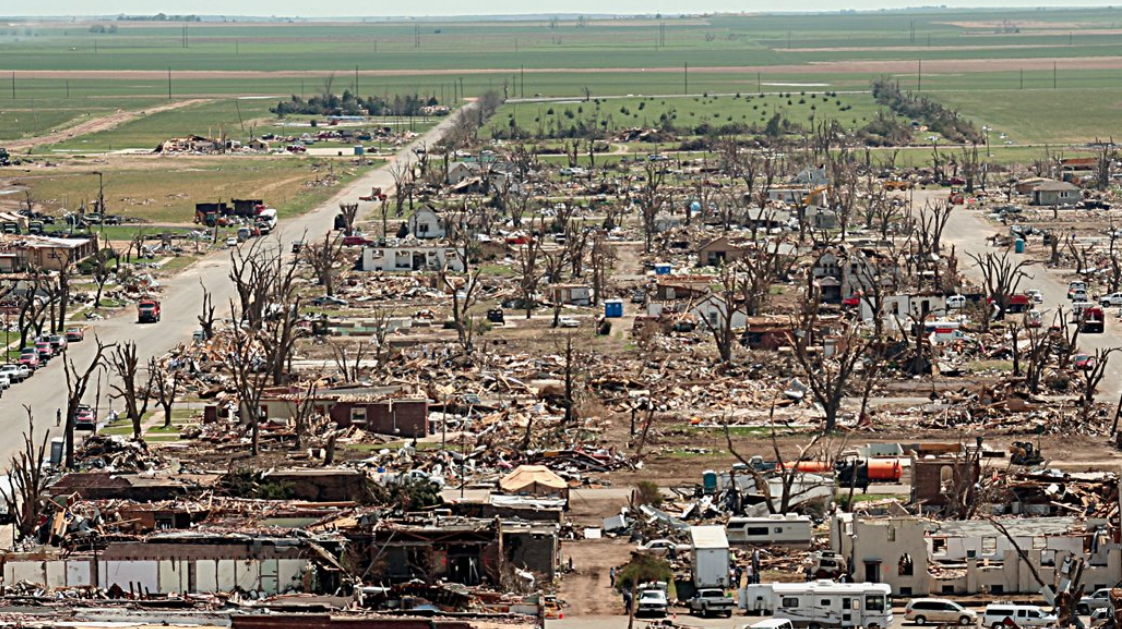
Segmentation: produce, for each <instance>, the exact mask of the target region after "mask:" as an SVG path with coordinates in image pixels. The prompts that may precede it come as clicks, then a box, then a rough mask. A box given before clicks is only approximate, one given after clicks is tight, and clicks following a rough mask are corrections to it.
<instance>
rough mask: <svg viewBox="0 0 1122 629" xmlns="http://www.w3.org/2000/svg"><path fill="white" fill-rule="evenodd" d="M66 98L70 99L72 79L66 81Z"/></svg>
mask: <svg viewBox="0 0 1122 629" xmlns="http://www.w3.org/2000/svg"><path fill="white" fill-rule="evenodd" d="M66 97H67V98H70V79H67V80H66Z"/></svg>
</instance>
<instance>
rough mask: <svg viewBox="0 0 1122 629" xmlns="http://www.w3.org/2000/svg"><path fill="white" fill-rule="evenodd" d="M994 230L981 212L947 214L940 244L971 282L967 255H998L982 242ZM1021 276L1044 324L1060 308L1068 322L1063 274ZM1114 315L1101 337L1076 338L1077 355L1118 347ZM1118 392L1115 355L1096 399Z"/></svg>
mask: <svg viewBox="0 0 1122 629" xmlns="http://www.w3.org/2000/svg"><path fill="white" fill-rule="evenodd" d="M945 194H946V191H923V194H921V193H920V192H917V193H916V203H917V204H921V203H922V199H923V198H925V197H928V198H934V197H941V196H944V195H945ZM998 230H999V226H995V225H994V224H993V223H991V222H990V221H988V220H987V219H986V218H985V215H984V210H983V211H978V210H967V209H965V208H956V209H955V211H953V212H952V213H951V217H950V219H949V220H948V221H947V227H946V229H945V230H944V232H943V240H944V243H945V245H951V244H953V245H955V249H956V253H957V255H958V259H959V268H960V270H961V271H962V272H963V273H965V274H966V275H967V276H969V277H970V278H971V279H973V280H975V281H978V282H980V281H981V272H980V271H979V269H978V266H977V264H976V263H975V262H974V260H973V259H971V258H970V257H969V256H968V255H967V254H970V253H973V254H977V255H981V254H984V253H986V252H993V253H998V252H1000V251H1001V249H1000V248H997V247H994V246H992V245H990V244H988V243H987V242H986V238H988V237H989V236H991V235H992V234H995V233H997V232H998ZM1009 257H1010V259H1011V260H1014V261H1015V262H1020V261H1021V260H1024V259H1025V258H1026V256H1025V255H1024V254H1017V253H1014V252H1013V251H1012V249H1010V250H1009ZM1025 273H1027V274H1028V275H1029V278H1026V279H1024V280H1022V281H1021V285H1020V289H1021V290H1026V289H1029V288H1035V289H1037V290H1039V291H1040V292H1041V294H1042V295H1043V296H1044V303H1043V305H1042V308H1043V309H1044V324H1045V325H1048V324H1050V322H1051V321H1052V317H1053V316H1054V314H1055V312H1056V309H1057V308H1058V307H1060V306H1062V307H1063V308H1064V311H1065V312H1067V313H1068V317H1069V318H1070V314H1071V302H1069V301H1068V299H1067V283H1068V280H1067V279H1065V271H1062V270H1054V269H1046V268H1044V267H1043V266H1030V267H1026V269H1025ZM1067 274H1068V275H1071V276H1073V277H1074V273H1071V272H1070V271H1068V272H1067ZM1116 313H1117V309H1110V310H1109V311H1108V312H1107V313H1106V315H1107V316H1106V331H1105V332H1104V333H1103V334H1080V335H1079V349H1080V350H1081V351H1085V352H1088V353H1093V352H1094V351H1095V350H1096V349H1107V348H1110V347H1122V322H1120V321H1119V320H1118V318H1117V317H1116V316H1114V315H1115V314H1116ZM1120 392H1122V354H1117V355H1114V356H1112V357H1111V359H1110V360H1109V361H1108V363H1107V369H1106V375H1105V377H1104V378H1103V380H1102V383H1101V384H1100V385H1099V394H1098V398H1099V399H1100V400H1101V401H1104V402H1115V401H1116V400H1117V398H1118V395H1119V393H1120Z"/></svg>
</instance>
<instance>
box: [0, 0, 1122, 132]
mask: <svg viewBox="0 0 1122 629" xmlns="http://www.w3.org/2000/svg"><path fill="white" fill-rule="evenodd" d="M1118 25H1122V8H1101V9H1063V10H1060V9H1054V10H1042V9H1031V10H1030V9H1024V10H1013V9H1006V10H973V11H970V10H958V9H955V10H938V9H925V10H913V11H878V12H860V13H850V12H840V13H832V14H808V15H767V14H762V15H759V14H751V15H747V14H745V15H721V14H717V15H710V16H692V17H682V18H679V17H668V18H641V19H640V18H634V19H632V18H626V19H608V18H597V19H589V20H578V19H574V18H566V19H559V20H556V21H553V20H550V19H548V18H543V19H536V20H503V21H499V20H490V19H484V18H480V19H471V18H462V19H441V20H429V19H417V20H398V21H393V20H384V19H378V20H367V21H361V22H360V21H354V22H350V23H337V24H336V23H332V24H328V23H319V22H311V21H294V22H287V21H283V20H278V21H273V22H263V21H262V22H243V23H236V22H230V23H218V22H203V23H191V24H188V25H186V27H185V28H184V25H182V24H178V23H154V22H116V21H112V20H106V21H102V22H88V21H87V22H72V21H61V20H59V21H49V20H47V21H37V22H35V23H31V22H28V23H26V24H25V23H21V22H19V21H15V22H11V23H9V24H7V25H5V26H3V27H0V56H2V58H3V59H4V63H3V65H4V68H5V70H10V71H11V75H10V76H7V77H4V78H5V79H7V80H2V79H0V142H2V141H5V140H13V139H17V138H22V137H28V136H33V135H41V134H43V133H46V132H48V131H50V130H55V129H59V128H64V127H66V126H69V125H73V124H76V123H78V122H81V121H82V120H83V119H84V118H88V117H96V116H98V115H105V114H107V113H110V112H112V111H115V110H116V109H117V108H123V109H143V108H145V107H149V106H151V105H152V104H155V103H160V102H166V101H167V100H168V99H169V98H171V99H183V98H205V99H209V100H211V101H212V102H208V103H205V104H202V105H196V106H192V107H189V108H185V109H181V110H176V111H169V112H166V113H161V114H156V115H152V116H148V117H145V118H143V119H140V120H136V121H133V122H129V123H127V124H124V125H122V126H121V127H119V128H117V129H113V130H110V131H106V132H102V133H98V134H93V135H89V136H86V137H80V138H71V139H68V140H67V141H65V142H63V143H61V144H59V145H56V146H53V147H49V148H43V149H41V151H42V152H47V151H87V150H88V151H104V150H110V149H118V148H125V147H129V148H152V147H154V146H155V145H156V144H158V143H159V142H160V141H162V140H164V139H166V138H168V137H174V136H182V135H186V134H188V133H197V134H199V135H217V134H219V133H221V132H223V131H224V132H225V133H227V135H228V136H229V137H231V138H234V139H240V140H243V141H244V140H245V139H248V137H249V136H250V135H251V134H260V133H265V132H270V131H271V132H278V131H283V130H282V129H278V128H276V127H275V126H274V123H275V119H272V118H271V117H270V115H269V114H268V112H267V109H268V107H270V106H272V105H273V104H274V103H275V101H276V100H279V99H284V98H287V97H288V96H290V95H293V94H296V95H301V96H311V95H313V94H316V93H319V92H321V91H322V90H323V87H324V84H325V83H326V82H327V81H329V80H331V81H332V82H333V85H334V88H335V91H336V92H342V90H344V89H350V90H352V91H357V92H358V93H359V94H363V95H383V96H389V95H393V94H402V93H419V94H422V95H425V96H433V97H436V98H437V99H438V100H440V101H441V102H444V103H447V104H453V105H455V104H456V103H457V102H459V99H462V98H464V97H469V98H470V97H473V96H477V95H479V94H481V93H482V92H484V91H486V90H489V89H493V90H497V91H499V92H500V93H502V94H504V95H505V96H507V97H509V98H511V99H520V98H529V99H533V98H534V97H537V96H543V97H580V96H583V95H585V94H586V93H588V94H591V95H592V96H593V97H604V96H629V95H630V96H632V97H634V98H638V97H639V96H647V97H649V96H652V95H653V96H655V97H656V98H657V99H659V100H661V99H662V98H663V97H667V96H671V95H691V96H696V95H701V94H710V95H716V94H721V95H729V96H731V95H734V94H737V93H740V94H743V95H745V96H746V95H748V94H759V93H769V94H771V95H774V94H776V93H787V92H791V93H799V92H802V91H807V92H808V93H810V92H812V91H814V92H826V91H836V92H842V94H841V95H840V97H841V98H842V100H843V102H844V103H846V104H847V105H848V104H852V107H853V108H852V110H847V111H845V112H831V111H830V108H829V107H825V108H820V109H816V110H815V114H814V115H815V116H816V117H818V116H825V117H833V115H834V113H838V114H845V115H842V116H837V117H836V119H838V120H839V121H841V122H842V123H843V124H847V125H852V124H854V123H855V121H860V120H861V119H862V118H866V117H868V116H869V115H871V113H872V112H873V111H874V108H873V107H872V105H871V104H868V103H869V101H868V98H867V97H865V96H864V95H863V94H853V95H850V94H844V92H850V91H852V92H866V91H867V90H868V88H869V84H870V82H871V81H872V80H873V79H874V78H876V77H878V76H881V75H885V74H888V75H891V76H893V77H894V78H896V79H897V80H899V81H900V82H901V84H902V85H903V86H904V87H906V88H908V89H921V88H922V91H923V92H924V93H925V94H928V93H930V94H932V95H935V96H936V97H937V98H940V99H944V100H945V102H947V103H948V104H950V105H952V106H954V107H956V108H958V109H960V110H961V111H962V112H963V113H964V114H965V115H968V116H970V117H972V118H973V119H975V120H977V121H979V122H981V123H983V124H988V125H990V126H992V127H993V128H994V129H995V130H996V131H997V132H998V133H1002V132H1004V133H1007V134H1008V139H1009V140H1010V141H1013V142H1017V143H1041V142H1049V143H1052V142H1061V141H1065V140H1076V141H1081V140H1085V139H1089V138H1093V137H1095V136H1103V135H1109V128H1108V127H1109V123H1110V122H1112V121H1113V117H1112V116H1113V114H1112V112H1113V111H1114V109H1113V107H1114V102H1115V100H1116V94H1117V93H1116V92H1115V91H1114V90H1122V37H1119V36H1118V34H1117V33H1116V32H1114V29H1115V28H1116V26H1118ZM110 31H112V32H110ZM1090 57H1094V58H1097V59H1100V60H1102V59H1107V60H1108V61H1109V60H1111V59H1117V60H1118V64H1117V67H1114V66H1112V65H1111V63H1112V62H1111V63H1106V64H1105V66H1104V65H1103V64H1101V63H1100V64H1099V65H1098V66H1095V64H1092V63H1091V62H1090V61H1089V60H1088V58H1090ZM1053 60H1054V61H1055V63H1056V65H1055V69H1053V65H1052V62H1053ZM960 62H962V63H960ZM966 62H970V63H966ZM822 63H836V64H837V65H834V66H824V65H820V64H822ZM921 66H922V67H923V68H924V70H923V71H922V73H921ZM60 71H62V72H65V74H59V73H58V72H60ZM128 71H133V73H131V74H130V73H128ZM1098 90H1102V91H1098ZM800 96H801V95H800ZM237 97H262V98H261V99H260V100H257V99H255V98H251V99H244V100H234V99H235V98H237ZM723 98H724V97H723V96H722V102H720V103H714V104H712V106H706V107H702V106H700V105H698V106H697V107H695V106H693V105H690V104H688V103H686V104H682V103H681V102H676V103H675V105H674V109H675V111H674V113H676V114H677V117H678V118H677V119H678V121H679V122H683V123H684V122H691V121H692V120H699V119H706V118H707V117H708V119H710V120H712V121H714V122H716V121H721V120H723V121H725V122H736V121H740V122H744V123H748V122H752V119H753V118H757V117H758V116H759V115H760V114H761V112H762V110H763V108H764V107H763V106H762V103H761V105H756V104H755V103H753V105H751V106H750V107H749V108H747V109H745V108H741V107H737V106H735V105H734V104H733V103H731V102H729V103H727V104H726V103H724V102H723ZM1096 99H1098V100H1096ZM1111 99H1115V100H1111ZM797 101H798V99H796V100H795V101H794V102H793V103H792V104H791V105H789V106H787V107H789V113H788V117H789V118H791V119H792V120H807V121H809V118H810V114H811V111H810V110H809V106H805V107H804V105H809V103H804V104H800V103H798V102H797ZM851 101H852V102H851ZM629 102H630V101H629ZM635 102H636V103H637V101H635ZM772 102H774V101H772ZM1007 103H1015V106H1014V105H1008V104H1007ZM1072 103H1074V105H1072ZM614 106H615V104H614V103H613V107H614ZM624 106H626V107H627V109H628V110H629V113H626V114H625V113H623V112H621V111H619V109H620V108H622V107H624ZM752 106H760V109H751V107H752ZM660 107H661V105H660ZM667 107H669V105H667ZM546 109H548V107H546ZM654 109H656V108H655V107H653V106H652V107H651V111H645V112H643V113H638V112H637V110H636V108H634V107H631V106H630V105H628V104H620V106H619V107H616V110H615V111H613V112H610V113H611V118H612V120H611V121H610V122H609V125H619V126H621V127H622V126H627V125H630V124H635V125H639V126H642V125H643V123H644V121H646V122H650V119H648V118H647V117H648V116H651V117H657V116H653V114H654V111H653V110H654ZM542 110H543V108H542V107H541V106H540V105H538V104H525V103H524V104H518V105H515V104H514V103H510V104H508V109H504V110H503V112H501V114H500V116H499V117H498V118H496V120H495V121H494V122H493V124H509V121H510V116H512V115H513V116H514V118H515V123H516V124H517V125H518V126H520V127H524V128H525V127H531V128H534V127H537V126H538V125H540V124H541V123H542V121H543V117H544V116H547V114H545V113H544V112H543V111H542ZM663 113H667V112H666V111H665V110H663V111H659V112H658V116H661V115H662V114H663ZM637 114H638V115H637ZM560 115H564V114H560ZM730 117H731V118H732V120H731V121H730V120H729V118H730ZM504 120H505V122H504ZM601 121H602V119H601ZM421 124H422V125H425V124H431V122H429V123H421ZM421 128H422V129H423V128H424V126H422V127H421ZM1003 141H1004V140H1003Z"/></svg>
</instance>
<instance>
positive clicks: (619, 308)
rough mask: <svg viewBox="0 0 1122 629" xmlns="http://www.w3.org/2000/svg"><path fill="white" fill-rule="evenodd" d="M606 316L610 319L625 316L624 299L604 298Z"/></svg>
mask: <svg viewBox="0 0 1122 629" xmlns="http://www.w3.org/2000/svg"><path fill="white" fill-rule="evenodd" d="M604 316H605V317H606V318H608V319H618V318H620V317H622V316H623V300H622V299H606V300H604Z"/></svg>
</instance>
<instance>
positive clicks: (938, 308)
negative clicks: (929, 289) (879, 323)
mask: <svg viewBox="0 0 1122 629" xmlns="http://www.w3.org/2000/svg"><path fill="white" fill-rule="evenodd" d="M947 314H948V313H947V297H946V295H940V294H938V293H916V294H912V295H908V294H903V295H886V296H885V297H884V317H885V318H886V319H892V320H895V319H899V320H900V322H901V323H907V322H909V321H911V318H912V317H915V319H916V320H917V321H918V320H920V319H923V318H925V317H928V316H930V317H945V316H947ZM871 318H873V305H872V304H871V303H869V300H868V299H864V298H863V299H862V300H861V320H863V321H867V320H869V319H871Z"/></svg>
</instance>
